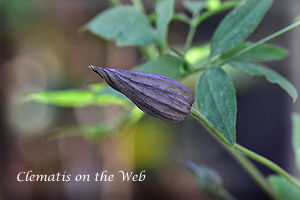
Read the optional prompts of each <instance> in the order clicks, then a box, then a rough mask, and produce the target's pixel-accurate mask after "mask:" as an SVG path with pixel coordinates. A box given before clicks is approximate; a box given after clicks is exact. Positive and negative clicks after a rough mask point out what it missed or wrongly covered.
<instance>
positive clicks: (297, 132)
mask: <svg viewBox="0 0 300 200" xmlns="http://www.w3.org/2000/svg"><path fill="white" fill-rule="evenodd" d="M292 123H293V139H292V141H293V148H294V152H295V156H296V159H295V160H296V163H297V166H298V169H299V170H300V115H299V114H298V113H293V114H292Z"/></svg>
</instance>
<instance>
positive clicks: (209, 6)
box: [205, 0, 221, 10]
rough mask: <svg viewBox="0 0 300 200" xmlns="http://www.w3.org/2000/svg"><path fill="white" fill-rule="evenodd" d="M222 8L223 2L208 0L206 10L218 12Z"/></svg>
mask: <svg viewBox="0 0 300 200" xmlns="http://www.w3.org/2000/svg"><path fill="white" fill-rule="evenodd" d="M220 6H221V0H207V1H206V6H205V8H206V9H207V10H216V9H218V8H219V7H220Z"/></svg>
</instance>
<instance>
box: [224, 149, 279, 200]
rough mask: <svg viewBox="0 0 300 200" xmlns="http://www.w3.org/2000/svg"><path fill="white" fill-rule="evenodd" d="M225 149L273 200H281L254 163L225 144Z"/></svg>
mask: <svg viewBox="0 0 300 200" xmlns="http://www.w3.org/2000/svg"><path fill="white" fill-rule="evenodd" d="M223 147H224V148H225V149H226V150H227V152H228V153H230V155H231V156H232V157H233V158H234V159H235V160H236V161H237V162H238V163H239V164H240V165H241V166H242V167H243V168H244V169H245V171H246V172H247V173H248V174H249V175H250V176H251V177H252V178H253V179H254V180H255V181H256V183H257V184H258V185H259V186H260V187H261V188H262V189H263V190H264V191H265V192H266V193H267V194H268V195H269V196H270V197H271V198H272V199H275V200H279V198H278V197H277V195H276V194H275V193H274V191H273V189H272V187H271V186H270V184H269V182H268V181H267V180H266V178H265V176H264V175H263V174H262V173H261V172H260V171H259V170H258V169H257V168H256V166H254V165H253V163H252V162H250V160H248V159H247V158H245V157H244V156H243V155H240V154H239V152H236V151H235V150H234V149H232V148H231V147H229V146H227V145H224V144H223Z"/></svg>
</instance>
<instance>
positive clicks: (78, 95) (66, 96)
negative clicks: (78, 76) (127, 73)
mask: <svg viewBox="0 0 300 200" xmlns="http://www.w3.org/2000/svg"><path fill="white" fill-rule="evenodd" d="M25 100H27V101H36V102H39V103H44V104H53V105H57V106H62V107H83V106H87V105H101V106H106V105H111V104H114V105H119V106H126V105H127V103H128V101H127V100H126V99H124V98H120V97H118V96H116V95H114V94H108V93H101V94H94V93H93V92H91V91H88V90H57V91H40V92H34V93H29V94H27V95H25Z"/></svg>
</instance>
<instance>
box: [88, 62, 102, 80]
mask: <svg viewBox="0 0 300 200" xmlns="http://www.w3.org/2000/svg"><path fill="white" fill-rule="evenodd" d="M88 68H90V69H91V70H93V71H94V72H96V73H97V74H99V75H100V77H101V78H103V79H104V77H103V74H102V67H96V66H94V65H89V66H88Z"/></svg>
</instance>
